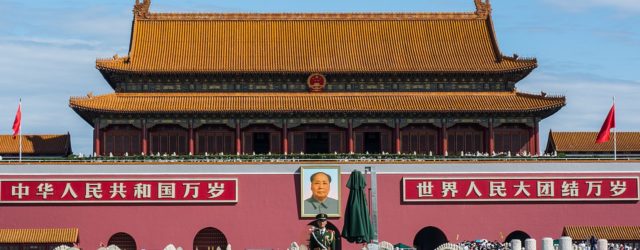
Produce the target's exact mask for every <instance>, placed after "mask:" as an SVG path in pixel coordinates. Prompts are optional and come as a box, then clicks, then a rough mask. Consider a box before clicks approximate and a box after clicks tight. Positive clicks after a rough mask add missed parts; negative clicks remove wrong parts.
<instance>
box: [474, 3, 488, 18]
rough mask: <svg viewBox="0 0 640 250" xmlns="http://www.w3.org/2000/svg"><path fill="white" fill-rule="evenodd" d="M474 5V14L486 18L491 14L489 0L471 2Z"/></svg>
mask: <svg viewBox="0 0 640 250" xmlns="http://www.w3.org/2000/svg"><path fill="white" fill-rule="evenodd" d="M473 1H474V3H475V4H476V14H477V15H480V16H487V15H489V14H491V3H490V2H489V0H473Z"/></svg>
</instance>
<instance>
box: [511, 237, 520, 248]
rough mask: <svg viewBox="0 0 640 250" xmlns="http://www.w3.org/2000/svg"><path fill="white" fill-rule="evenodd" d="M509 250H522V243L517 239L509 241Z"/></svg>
mask: <svg viewBox="0 0 640 250" xmlns="http://www.w3.org/2000/svg"><path fill="white" fill-rule="evenodd" d="M511 250H522V242H520V240H518V239H513V240H511Z"/></svg>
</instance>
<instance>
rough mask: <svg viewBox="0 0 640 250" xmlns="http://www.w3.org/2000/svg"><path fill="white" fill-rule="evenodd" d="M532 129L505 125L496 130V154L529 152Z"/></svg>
mask: <svg viewBox="0 0 640 250" xmlns="http://www.w3.org/2000/svg"><path fill="white" fill-rule="evenodd" d="M529 138H530V129H529V128H527V127H525V126H521V125H515V124H514V125H503V126H500V127H498V128H495V129H494V141H495V151H496V153H506V152H511V153H512V154H516V153H523V152H524V151H527V152H529Z"/></svg>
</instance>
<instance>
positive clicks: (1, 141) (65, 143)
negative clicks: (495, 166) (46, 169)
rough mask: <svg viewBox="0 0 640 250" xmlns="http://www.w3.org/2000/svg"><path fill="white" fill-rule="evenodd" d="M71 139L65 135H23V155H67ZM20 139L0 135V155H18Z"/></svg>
mask: <svg viewBox="0 0 640 250" xmlns="http://www.w3.org/2000/svg"><path fill="white" fill-rule="evenodd" d="M70 140H71V138H70V136H69V135H68V134H63V135H22V154H25V155H65V154H66V153H69V151H70V147H71V142H70ZM19 147H20V144H19V138H17V137H16V138H15V139H13V136H12V135H0V155H18V153H19V151H20V149H19Z"/></svg>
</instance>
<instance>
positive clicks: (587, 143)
mask: <svg viewBox="0 0 640 250" xmlns="http://www.w3.org/2000/svg"><path fill="white" fill-rule="evenodd" d="M616 136H617V145H616V147H617V150H618V151H619V152H640V132H617V135H616ZM597 137H598V132H596V131H589V132H550V133H549V143H551V145H549V146H548V147H547V151H549V153H550V152H552V151H554V150H555V151H557V152H611V153H613V138H612V139H610V140H609V141H607V142H603V143H596V138H597ZM611 137H613V135H611Z"/></svg>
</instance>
